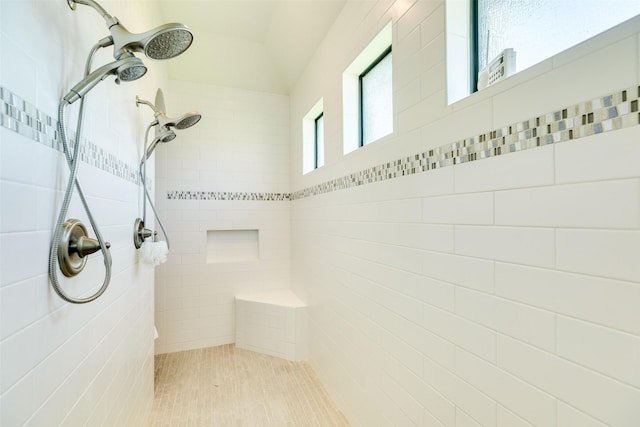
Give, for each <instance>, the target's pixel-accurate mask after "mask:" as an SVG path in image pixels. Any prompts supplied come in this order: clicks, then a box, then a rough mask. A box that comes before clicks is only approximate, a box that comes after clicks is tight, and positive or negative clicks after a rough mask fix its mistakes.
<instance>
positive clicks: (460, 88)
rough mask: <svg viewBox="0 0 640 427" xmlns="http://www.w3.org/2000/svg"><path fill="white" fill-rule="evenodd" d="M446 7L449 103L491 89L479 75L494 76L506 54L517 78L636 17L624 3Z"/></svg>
mask: <svg viewBox="0 0 640 427" xmlns="http://www.w3.org/2000/svg"><path fill="white" fill-rule="evenodd" d="M446 7H447V22H446V25H447V77H448V81H447V87H448V92H449V93H448V96H449V102H450V103H451V102H455V101H457V100H458V99H461V98H463V97H465V96H467V95H469V94H470V93H472V92H475V91H476V90H477V88H478V83H480V85H479V86H480V87H483V86H485V85H487V84H489V85H490V84H491V83H493V82H494V80H493V79H488V78H487V73H482V71H483V70H484V71H488V69H487V65H490V67H488V68H491V69H492V70H494V69H495V66H496V65H499V64H497V62H499V61H500V58H501V54H502V53H503V52H510V51H508V50H507V49H513V51H514V55H513V57H511V56H507V58H508V59H514V68H513V72H516V73H517V72H519V71H522V70H524V69H526V68H529V67H531V66H532V65H535V64H537V63H539V62H542V61H544V60H545V59H547V58H550V57H551V56H554V55H556V54H558V53H560V52H561V51H563V50H566V49H568V48H570V47H571V46H574V45H576V44H578V43H581V42H582V41H584V40H586V39H588V38H590V37H593V36H595V35H597V34H599V33H601V32H603V31H605V30H607V29H609V28H611V27H613V26H615V25H617V24H619V23H621V22H623V21H625V20H627V19H629V18H632V17H633V16H635V15H637V14H639V13H640V2H638V1H629V0H606V1H604V0H562V1H558V0H518V1H505V0H447V3H446ZM495 59H498V61H497V62H494V60H495ZM479 76H480V77H479ZM495 81H498V80H495Z"/></svg>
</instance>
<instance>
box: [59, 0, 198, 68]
mask: <svg viewBox="0 0 640 427" xmlns="http://www.w3.org/2000/svg"><path fill="white" fill-rule="evenodd" d="M67 3H68V4H69V7H71V9H72V10H75V8H76V4H84V5H87V6H91V7H92V8H94V9H95V10H96V11H97V12H98V13H99V14H100V15H101V16H102V18H104V20H105V23H106V24H107V27H108V28H109V31H110V32H111V37H110V40H109V38H106V39H103V40H104V42H103V40H101V42H103V43H102V47H105V46H109V45H110V44H113V49H114V50H113V57H114V58H115V59H120V58H121V57H122V55H123V54H125V53H127V52H144V54H145V55H147V57H149V58H151V59H170V58H173V57H175V56H178V55H180V54H181V53H182V52H184V51H185V50H187V49H188V48H189V46H191V43H192V42H193V33H192V32H191V30H189V29H188V28H187V27H186V26H184V25H182V24H177V23H172V24H164V25H160V26H159V27H156V28H154V29H152V30H149V31H146V32H144V33H139V34H135V33H132V32H130V31H129V30H127V29H126V28H125V27H124V25H122V24H121V23H120V21H118V18H116V17H114V16H111V15H109V13H107V11H106V10H105V9H104V8H103V7H102V6H100V5H99V4H98V3H97V2H96V1H95V0H67Z"/></svg>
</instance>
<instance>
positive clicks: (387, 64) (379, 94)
mask: <svg viewBox="0 0 640 427" xmlns="http://www.w3.org/2000/svg"><path fill="white" fill-rule="evenodd" d="M359 80H360V146H363V145H366V144H368V143H370V142H373V141H375V140H377V139H380V138H382V137H383V136H386V135H389V134H390V133H391V132H392V131H393V90H392V82H391V46H389V47H388V48H387V49H386V50H385V51H384V52H383V53H382V55H380V56H379V57H378V58H376V60H375V61H374V62H373V63H372V64H371V65H370V66H369V68H367V69H366V70H365V71H364V72H363V73H362V74H360V77H359Z"/></svg>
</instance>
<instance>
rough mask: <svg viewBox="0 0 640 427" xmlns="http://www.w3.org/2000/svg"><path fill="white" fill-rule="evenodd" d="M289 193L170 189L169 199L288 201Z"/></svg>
mask: <svg viewBox="0 0 640 427" xmlns="http://www.w3.org/2000/svg"><path fill="white" fill-rule="evenodd" d="M290 197H291V195H290V194H289V193H242V192H229V191H225V192H219V191H168V192H167V199H168V200H230V201H252V202H257V201H260V202H265V201H267V202H288V201H289V199H290Z"/></svg>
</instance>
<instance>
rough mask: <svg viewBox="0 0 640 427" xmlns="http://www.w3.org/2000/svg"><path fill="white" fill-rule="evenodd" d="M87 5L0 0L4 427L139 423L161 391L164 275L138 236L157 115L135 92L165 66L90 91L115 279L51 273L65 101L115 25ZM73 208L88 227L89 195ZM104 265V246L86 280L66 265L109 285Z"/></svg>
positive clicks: (88, 130) (142, 10)
mask: <svg viewBox="0 0 640 427" xmlns="http://www.w3.org/2000/svg"><path fill="white" fill-rule="evenodd" d="M101 3H104V6H105V7H106V8H108V9H112V10H113V12H114V13H117V16H118V17H119V18H120V19H122V20H123V21H126V22H127V25H132V26H139V27H142V28H144V27H151V26H153V23H154V22H157V21H159V20H161V19H160V17H159V16H158V14H157V11H156V10H155V9H154V8H152V7H150V5H145V4H143V3H139V2H135V4H134V3H131V4H128V5H124V3H122V2H113V1H110V0H106V1H104V2H102V1H101ZM83 7H84V6H82V7H78V9H77V11H76V12H72V11H71V10H70V9H69V7H68V6H67V4H66V3H65V2H49V1H11V0H9V1H2V2H1V3H0V45H2V50H1V52H0V64H1V66H0V122H1V123H0V206H1V212H0V348H1V350H0V359H1V363H0V425H2V426H23V425H24V426H51V425H65V426H76V425H92V426H98V425H112V426H116V425H117V426H132V427H133V426H141V425H145V423H146V421H147V418H148V416H149V414H150V412H151V405H152V402H153V298H154V297H153V295H154V290H153V281H154V277H153V276H154V274H153V268H151V267H149V266H145V265H139V264H138V261H137V255H136V252H135V248H134V247H133V244H132V241H131V232H132V226H133V221H134V220H135V218H136V217H137V216H139V215H140V212H139V209H140V204H139V201H140V187H139V181H138V178H137V174H136V172H135V171H136V168H135V165H136V164H137V163H138V161H139V154H138V152H139V151H140V150H141V149H142V141H140V139H139V138H140V135H141V133H142V132H143V129H144V123H145V122H146V121H147V119H149V118H148V117H144V116H143V115H142V114H141V113H140V112H139V111H138V109H136V107H135V95H136V91H138V90H140V91H144V93H153V92H155V88H157V87H159V86H161V85H162V82H163V75H162V74H158V73H157V72H155V71H156V68H155V67H154V66H153V65H150V66H149V68H150V70H149V73H147V75H146V76H145V78H144V79H142V80H141V81H139V82H136V83H135V84H131V83H128V84H122V85H121V86H116V85H114V84H113V79H111V78H110V79H107V80H105V81H104V82H103V83H101V84H100V85H98V86H96V88H95V89H93V90H92V92H91V93H90V94H89V96H88V97H87V106H86V121H85V132H84V137H83V141H82V142H83V148H82V149H81V152H80V158H81V161H82V162H81V165H80V171H79V180H80V182H81V184H82V186H83V189H84V190H85V194H86V196H87V200H88V203H89V206H90V207H91V208H92V211H93V213H94V216H95V218H96V221H97V223H98V224H99V226H100V228H101V232H102V234H103V235H104V237H105V239H106V240H108V241H110V243H111V249H110V252H111V254H112V258H113V271H112V277H111V282H110V285H109V288H108V289H107V291H106V292H105V293H104V294H103V295H102V296H101V297H100V298H98V299H97V300H96V301H94V302H92V303H89V304H85V305H74V304H68V303H66V302H64V301H63V300H61V299H60V298H59V297H58V296H57V295H56V294H55V292H53V290H52V288H51V285H50V284H49V280H48V277H47V260H48V253H49V243H50V239H51V234H52V229H53V226H54V222H55V220H56V218H57V215H58V209H59V206H60V203H61V200H62V197H63V196H62V193H63V191H64V188H65V187H66V181H67V176H68V172H67V164H66V160H65V159H64V156H63V155H62V153H61V146H60V141H59V139H58V133H57V129H56V126H57V106H58V105H57V104H58V101H59V99H60V96H61V94H63V93H66V91H68V89H69V87H71V86H72V85H73V84H75V82H77V81H79V80H80V79H81V77H82V70H83V64H84V62H85V59H86V56H87V54H88V53H89V50H90V48H91V46H92V44H93V43H94V42H95V41H96V40H98V39H99V38H102V37H104V36H105V34H106V33H108V31H107V29H106V28H101V27H95V25H94V23H95V22H96V21H93V20H92V19H86V16H88V15H91V14H95V12H93V11H92V10H90V9H89V8H84V9H83ZM95 18H97V19H99V17H98V16H95ZM26 23H28V25H26ZM70 41H73V42H70ZM97 61H99V60H98V59H96V62H97ZM152 91H153V92H152ZM142 94H143V93H141V95H142ZM75 112H77V105H73V106H71V107H69V108H67V111H66V115H67V132H68V134H69V135H72V136H73V134H74V133H75V132H74V129H75ZM106 114H108V117H109V120H104V117H106ZM114 123H116V124H117V126H114ZM151 178H153V175H151ZM69 217H70V218H73V217H76V218H79V219H81V220H82V221H83V222H84V223H85V224H86V225H87V226H88V227H89V223H88V221H87V217H86V214H85V213H84V210H83V209H82V207H81V206H80V203H79V201H78V196H77V193H75V194H74V196H73V199H72V204H71V208H70V211H69ZM90 234H91V235H93V233H92V232H90ZM103 275H104V267H103V265H102V260H101V259H100V255H91V257H90V258H89V262H88V264H87V266H86V268H85V269H84V270H83V272H82V273H80V275H79V276H77V277H76V278H73V279H71V280H67V279H65V278H63V277H62V274H61V273H60V272H58V276H59V277H60V278H61V282H62V284H63V287H64V288H65V290H66V291H67V292H69V293H70V294H72V295H78V294H75V292H81V291H82V290H84V289H86V290H87V291H91V290H92V289H93V290H94V291H95V290H97V287H98V286H99V285H100V284H102V280H103Z"/></svg>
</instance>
